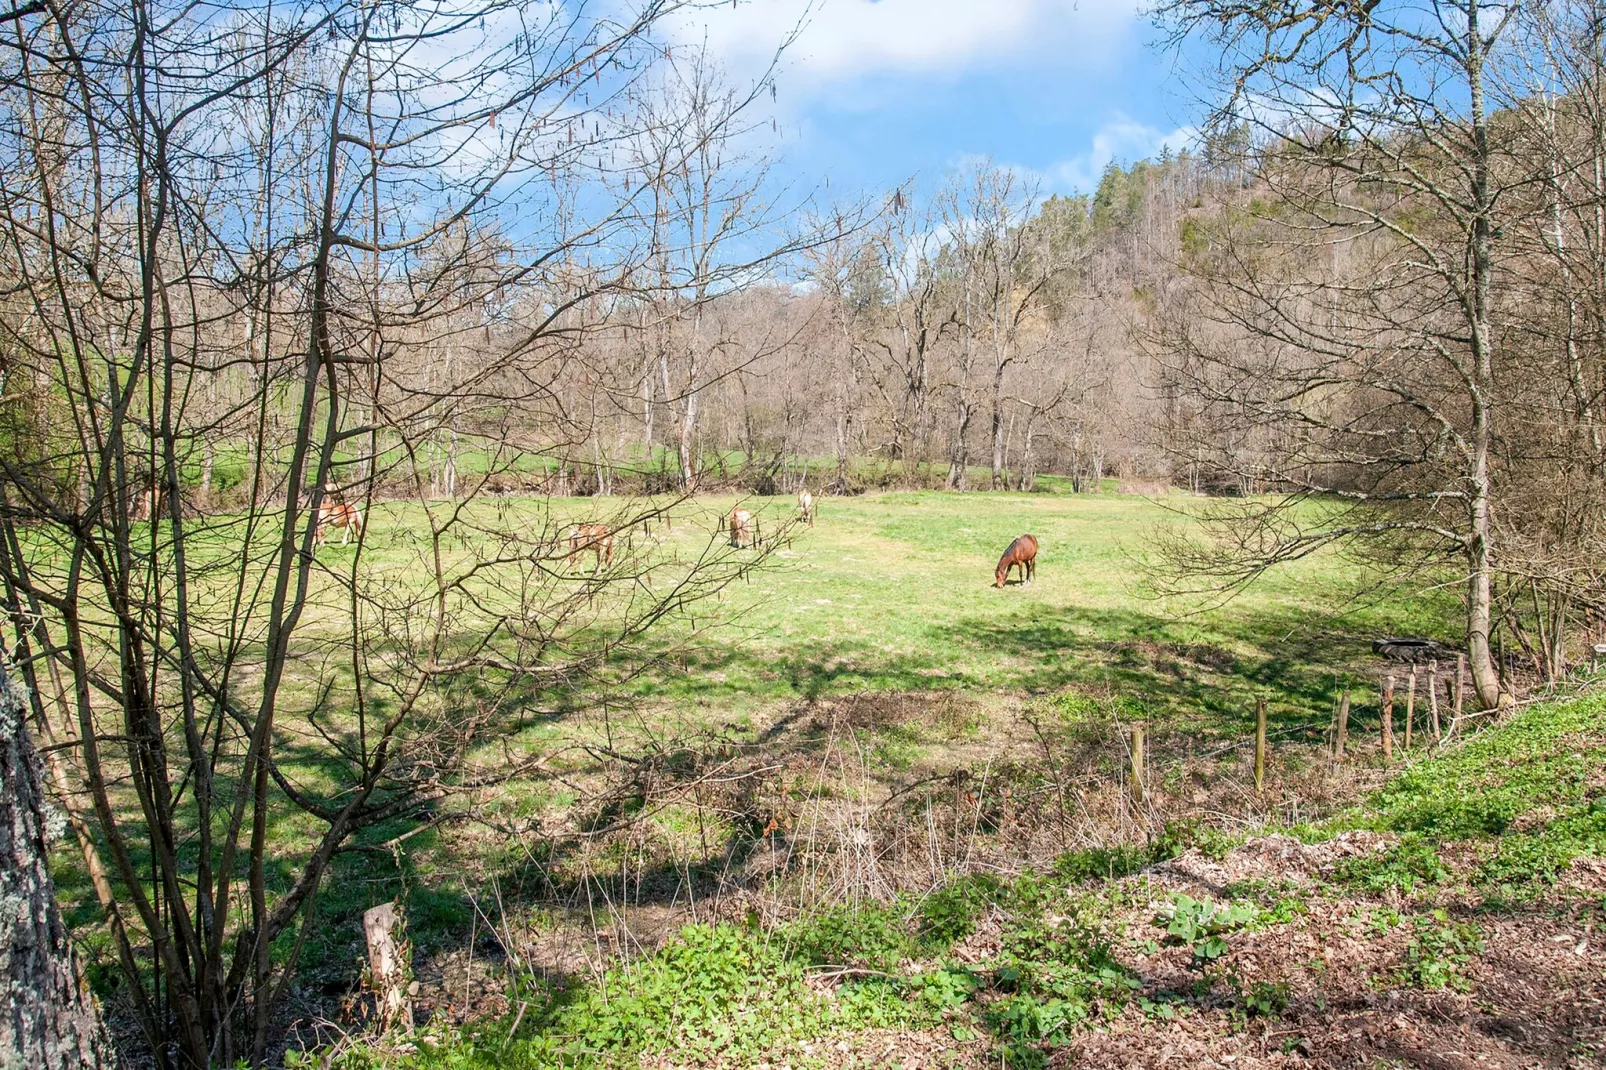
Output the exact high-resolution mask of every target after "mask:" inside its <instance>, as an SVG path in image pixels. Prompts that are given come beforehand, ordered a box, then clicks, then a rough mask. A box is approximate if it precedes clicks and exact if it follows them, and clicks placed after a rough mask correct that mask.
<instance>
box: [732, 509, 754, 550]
mask: <svg viewBox="0 0 1606 1070" xmlns="http://www.w3.org/2000/svg"><path fill="white" fill-rule="evenodd" d="M730 529H731V545H732V546H735V547H738V548H739V547H742V546H751V545H752V544H753V514H752V513H750V512H748V511H747V510H746V509H737V510H734V511H733V512H732V513H731V515H730Z"/></svg>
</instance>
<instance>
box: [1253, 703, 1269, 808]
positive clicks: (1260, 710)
mask: <svg viewBox="0 0 1606 1070" xmlns="http://www.w3.org/2000/svg"><path fill="white" fill-rule="evenodd" d="M1264 790H1266V696H1265V695H1262V696H1260V702H1259V704H1258V705H1257V706H1256V708H1255V792H1256V794H1259V793H1260V792H1262V791H1264Z"/></svg>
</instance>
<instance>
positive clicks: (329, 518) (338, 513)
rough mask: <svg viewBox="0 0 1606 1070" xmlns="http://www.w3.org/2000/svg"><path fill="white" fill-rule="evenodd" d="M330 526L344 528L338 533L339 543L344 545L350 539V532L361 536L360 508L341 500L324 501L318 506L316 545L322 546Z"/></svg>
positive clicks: (327, 536)
mask: <svg viewBox="0 0 1606 1070" xmlns="http://www.w3.org/2000/svg"><path fill="white" fill-rule="evenodd" d="M330 528H342V529H344V530H343V531H342V532H341V534H340V545H342V546H344V545H346V543H348V542H350V541H351V534H352V532H356V533H357V537H358V538H359V539H360V538H362V510H361V509H358V508H357V507H356V506H355V505H347V504H346V503H345V502H342V501H325V502H324V503H323V504H322V505H320V506H318V535H317V540H318V545H319V546H322V545H323V544H324V542H325V541H326V540H327V539H328V538H329V529H330Z"/></svg>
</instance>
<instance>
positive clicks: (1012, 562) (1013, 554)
mask: <svg viewBox="0 0 1606 1070" xmlns="http://www.w3.org/2000/svg"><path fill="white" fill-rule="evenodd" d="M1017 565H1019V566H1020V579H1021V586H1022V587H1024V586H1026V585H1027V584H1028V583H1031V582H1032V578H1033V577H1034V576H1036V575H1037V536H1035V535H1022V536H1021V537H1020V538H1018V539H1016V540H1015V541H1014V542H1012V543H1010V544H1009V549H1007V550H1005V551H1004V556H1003V557H1000V558H999V559H998V567H997V568H996V569H994V570H993V586H994V587H1002V586H1003V585H1004V583H1005V582H1006V581H1007V580H1008V579H1009V570H1010V569H1012V568H1014V567H1015V566H1017Z"/></svg>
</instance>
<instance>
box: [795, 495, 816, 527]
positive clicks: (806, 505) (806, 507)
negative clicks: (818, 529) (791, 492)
mask: <svg viewBox="0 0 1606 1070" xmlns="http://www.w3.org/2000/svg"><path fill="white" fill-rule="evenodd" d="M797 510H798V512H800V513H802V514H803V519H804V520H807V521H808V522H809V527H811V528H812V527H813V526H814V495H812V494H810V493H809V492H808V491H807V490H800V491H798V492H797Z"/></svg>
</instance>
